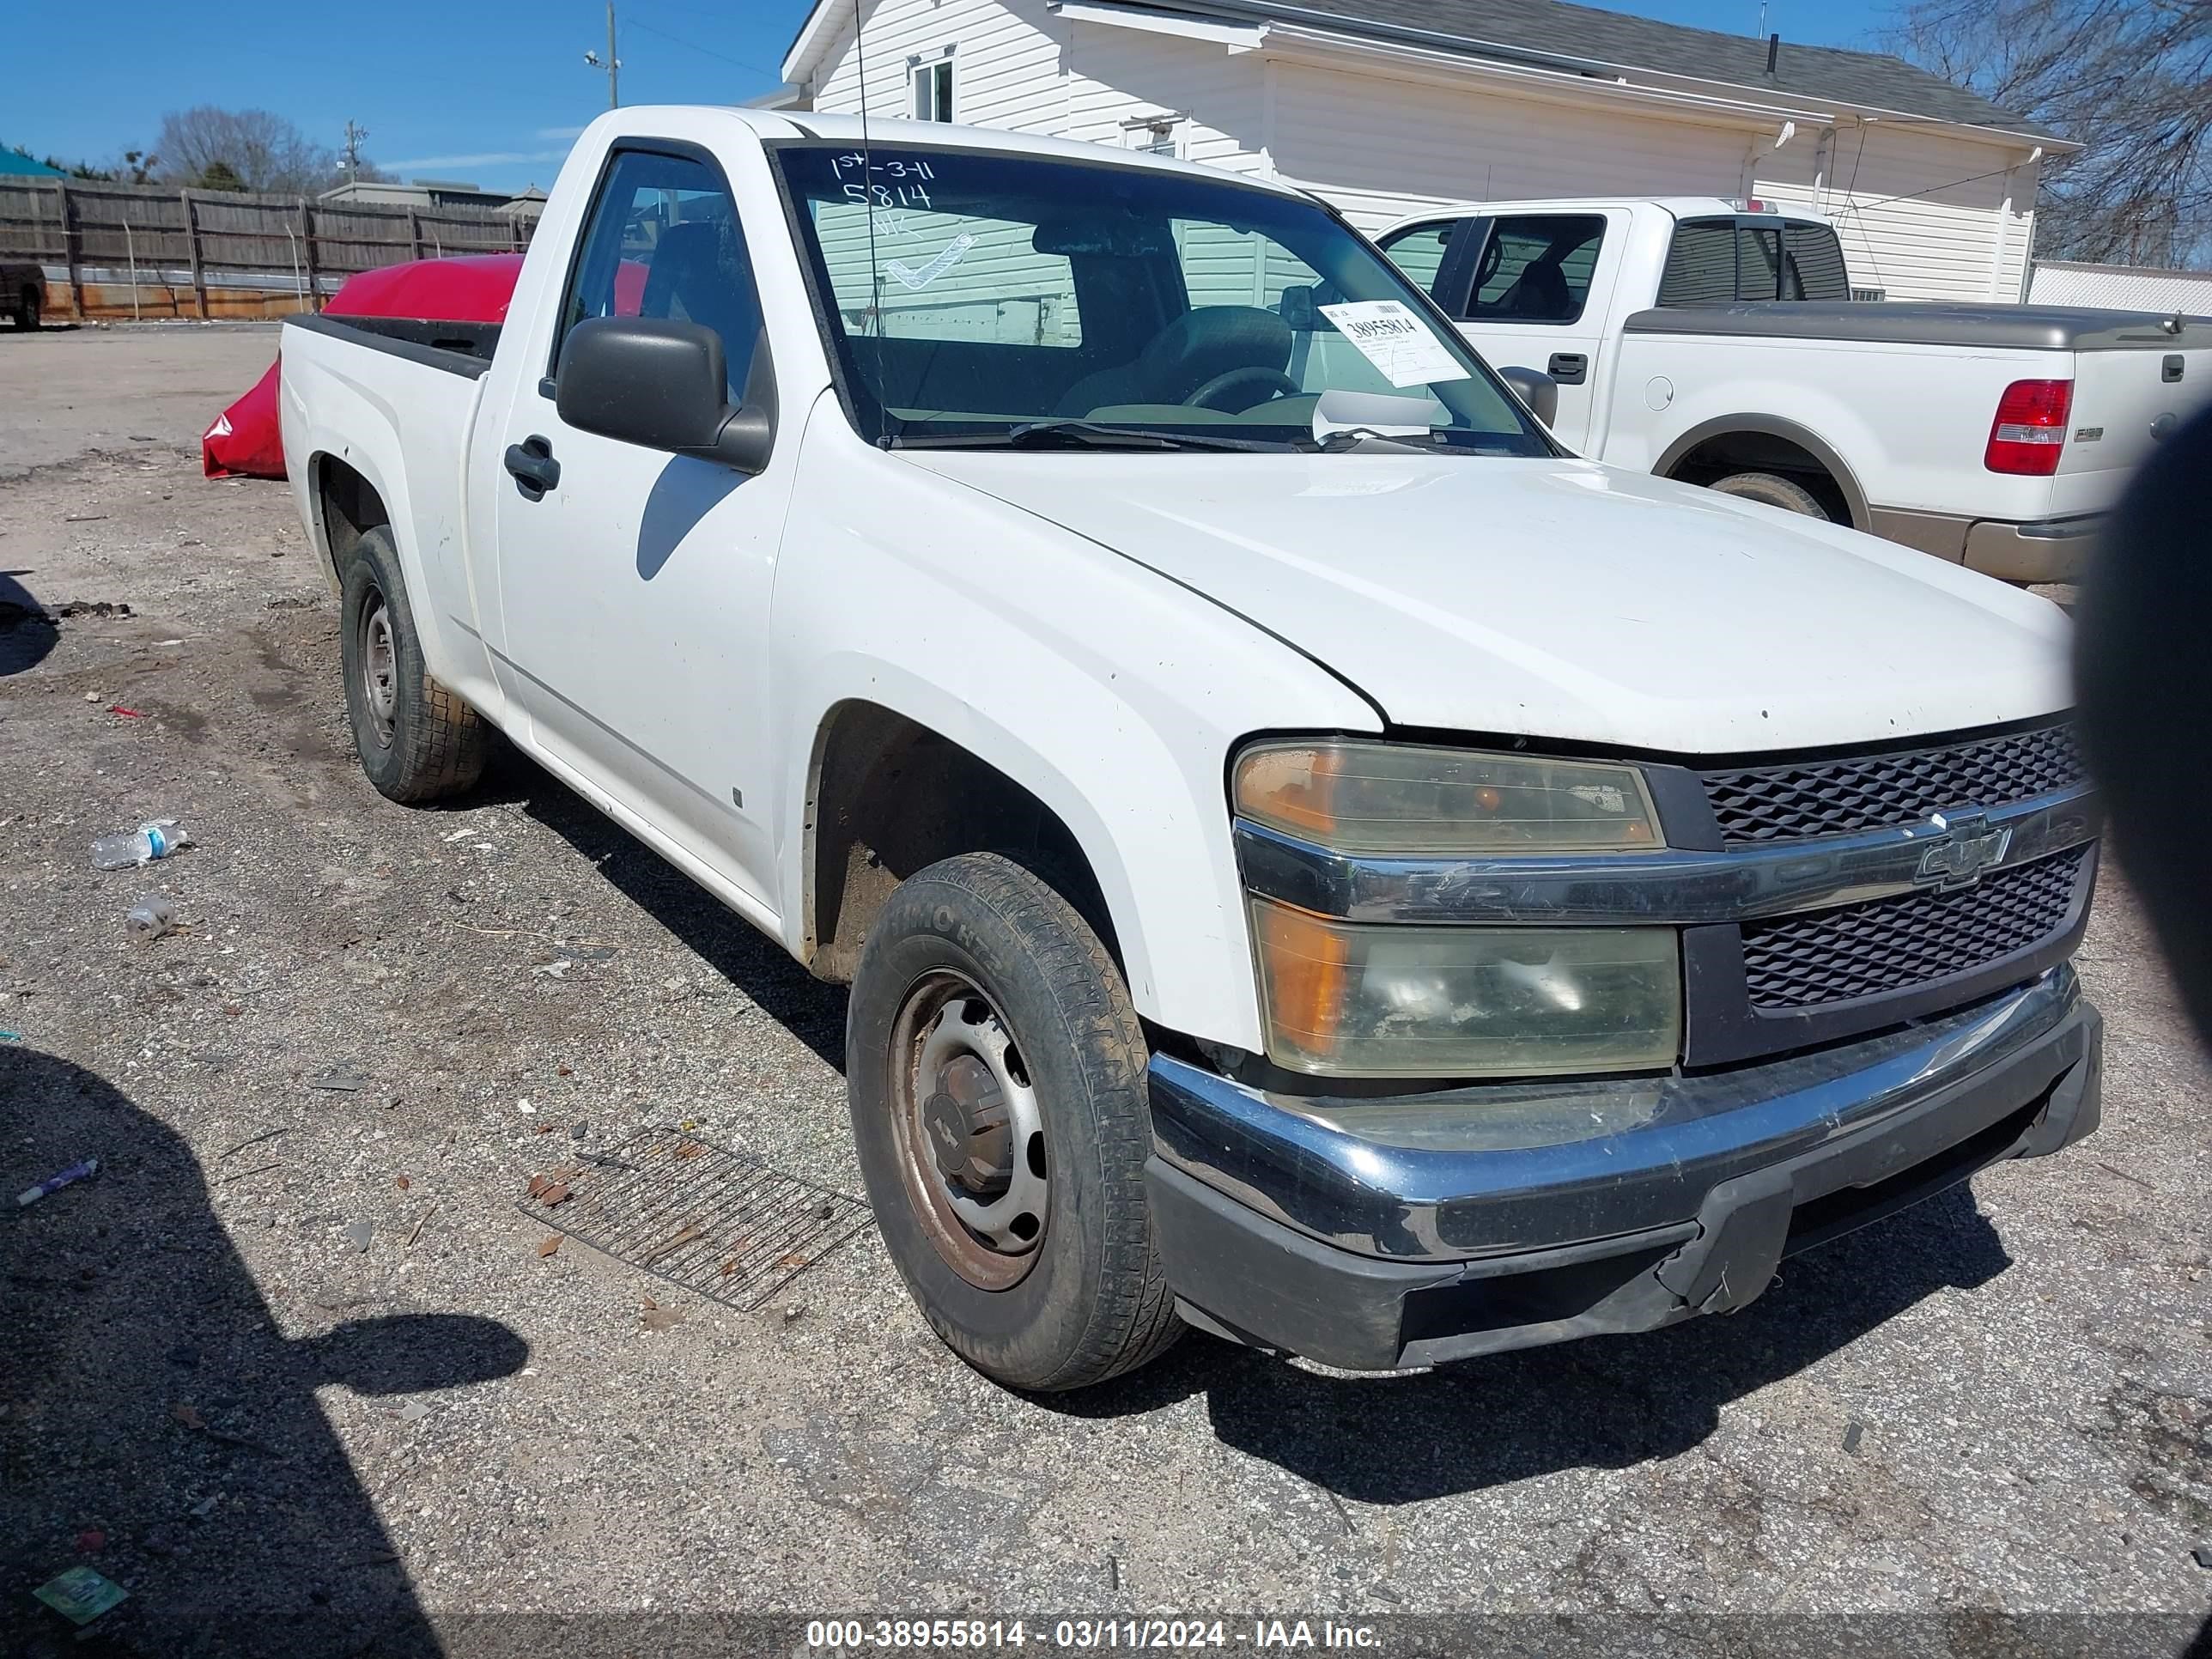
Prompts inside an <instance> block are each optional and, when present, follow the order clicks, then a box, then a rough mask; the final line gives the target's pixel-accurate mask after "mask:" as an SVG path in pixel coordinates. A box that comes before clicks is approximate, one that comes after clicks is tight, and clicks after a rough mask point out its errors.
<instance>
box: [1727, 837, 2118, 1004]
mask: <svg viewBox="0 0 2212 1659" xmlns="http://www.w3.org/2000/svg"><path fill="white" fill-rule="evenodd" d="M2091 850H2092V849H2091V848H2087V847H2076V848H2072V849H2071V850H2070V851H2068V852H2064V853H2060V854H2056V855H2055V856H2053V857H2051V858H2047V859H2043V860H2039V861H2038V862H2036V863H2034V864H2024V865H2021V866H2018V867H2016V868H2015V869H2010V870H2004V871H2000V872H1998V873H1996V875H1993V876H1990V877H1988V878H1985V879H1984V880H1983V881H1982V883H1981V884H1979V885H1978V886H1975V887H1970V888H1966V889H1965V890H1961V891H1959V892H1954V893H1945V892H1938V891H1929V892H1920V893H1905V894H1901V895H1899V896H1896V897H1893V898H1885V899H1875V900H1873V901H1871V902H1868V903H1865V904H1851V905H1845V906H1844V907H1843V908H1839V909H1835V910H1822V911H1819V912H1816V913H1814V914H1812V915H1795V916H1780V917H1777V918H1775V919H1774V920H1772V921H1758V922H1750V923H1747V924H1746V925H1745V927H1744V929H1743V968H1744V981H1745V986H1746V988H1747V992H1748V994H1749V1000H1750V1002H1751V1006H1752V1007H1753V1008H1754V1009H1756V1010H1758V1011H1759V1012H1778V1011H1781V1010H1785V1009H1799V1008H1808V1007H1815V1006H1820V1005H1823V1004H1826V1003H1836V1002H1849V1001H1851V1000H1854V999H1856V998H1859V997H1870V996H1879V995H1883V994H1890V993H1895V992H1900V991H1909V990H1911V989H1912V988H1913V987H1917V986H1922V985H1927V984H1931V983H1933V982H1934V981H1937V980H1940V979H1948V978H1949V977H1950V976H1951V975H1954V974H1963V973H1968V972H1971V971H1972V970H1973V969H1977V968H1984V967H1987V966H1988V965H1989V964H1990V963H1994V962H1996V961H1998V960H2000V959H2002V957H2008V956H2011V955H2012V954H2013V953H2015V951H2025V950H2027V949H2028V948H2029V947H2030V946H2032V945H2039V944H2041V943H2043V942H2044V941H2045V940H2046V939H2050V938H2051V936H2052V935H2054V934H2056V933H2058V932H2059V931H2060V930H2061V929H2062V928H2063V927H2065V926H2066V924H2067V921H2068V919H2069V917H2070V916H2071V915H2072V914H2073V910H2074V894H2075V886H2076V885H2077V884H2078V881H2079V878H2080V877H2081V868H2082V866H2083V864H2084V863H2085V862H2086V861H2087V859H2088V857H2089V854H2090V852H2091Z"/></svg>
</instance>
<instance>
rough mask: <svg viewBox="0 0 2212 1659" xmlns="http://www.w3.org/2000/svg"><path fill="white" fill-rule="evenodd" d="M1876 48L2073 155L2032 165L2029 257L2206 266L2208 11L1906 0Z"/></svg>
mask: <svg viewBox="0 0 2212 1659" xmlns="http://www.w3.org/2000/svg"><path fill="white" fill-rule="evenodd" d="M1882 44H1883V45H1884V46H1887V48H1888V49H1889V50H1890V51H1892V52H1896V53H1897V54H1898V55H1899V56H1900V57H1903V58H1909V59H1911V61H1912V62H1914V63H1917V64H1920V65H1921V66H1922V67H1923V68H1924V69H1928V70H1932V71H1933V72H1935V73H1936V74H1937V75H1940V76H1943V78H1944V79H1946V80H1948V81H1950V82H1954V83H1955V84H1956V85H1959V86H1962V87H1968V88H1972V90H1974V91H1976V92H1978V93H1980V94H1982V95H1983V96H1984V97H1985V98H1988V99H1989V100H1990V101H1991V102H1992V103H1995V104H1996V105H1997V106H1999V107H2000V108H2002V109H2005V110H2008V111H2009V112H2012V113H2014V114H2015V115H2023V116H2026V117H2027V118H2029V119H2031V120H2033V121H2038V122H2040V123H2042V124H2043V125H2046V126H2049V127H2051V128H2052V129H2054V130H2055V131H2058V132H2060V133H2062V134H2063V135H2064V136H2065V137H2069V138H2071V139H2074V140H2075V141H2076V142H2078V143H2081V144H2082V145H2083V146H2084V148H2083V149H2081V152H2080V153H2079V154H2077V155H2064V156H2058V157H2046V158H2045V161H2044V164H2043V195H2042V200H2041V203H2040V204H2039V216H2040V223H2039V229H2038V233H2037V239H2036V240H2037V242H2038V245H2039V248H2040V250H2041V251H2042V252H2045V253H2047V254H2049V255H2051V256H2052V257H2054V258H2069V259H2089V260H2100V261H2114V262H2119V263H2124V264H2146V265H2183V264H2189V263H2191V261H2192V260H2201V259H2203V258H2206V257H2207V256H2208V255H2212V3H2208V0H1907V3H1905V5H1903V6H1902V7H1901V8H1900V9H1899V11H1898V13H1897V14H1896V19H1895V21H1894V23H1893V26H1892V27H1891V28H1889V29H1888V30H1887V32H1886V33H1885V34H1884V37H1883V40H1882Z"/></svg>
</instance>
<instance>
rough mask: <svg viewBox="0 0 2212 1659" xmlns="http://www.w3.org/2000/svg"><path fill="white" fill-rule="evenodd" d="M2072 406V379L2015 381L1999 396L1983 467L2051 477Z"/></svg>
mask: <svg viewBox="0 0 2212 1659" xmlns="http://www.w3.org/2000/svg"><path fill="white" fill-rule="evenodd" d="M2073 409H2074V382H2073V381H2071V380H2015V381H2014V382H2013V383H2012V384H2011V385H2010V386H2007V387H2006V388H2005V389H2004V396H2003V397H2002V398H1998V399H1997V417H1996V420H1994V421H1992V422H1990V447H1989V448H1988V449H1987V450H1985V451H1984V452H1983V455H1982V465H1984V466H1985V467H1987V468H1988V469H1989V470H1990V471H1992V472H2009V473H2012V474H2014V475H2015V476H2016V477H2026V478H2047V477H2050V476H2051V474H2052V473H2054V472H2056V471H2058V458H2059V456H2060V455H2062V454H2063V453H2065V448H2066V417H2067V416H2069V414H2071V413H2072V412H2073Z"/></svg>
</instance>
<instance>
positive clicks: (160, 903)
mask: <svg viewBox="0 0 2212 1659" xmlns="http://www.w3.org/2000/svg"><path fill="white" fill-rule="evenodd" d="M123 925H124V926H125V927H127V928H129V929H130V930H131V934H132V936H133V937H134V938H137V939H146V940H149V941H151V940H154V939H160V938H161V937H162V936H163V935H165V934H168V933H175V932H176V931H177V907H176V906H175V904H173V902H170V901H169V900H168V899H167V898H164V897H163V896H161V894H159V893H149V894H148V895H147V896H145V897H144V898H142V899H140V900H139V901H138V902H137V903H136V904H134V905H132V906H131V908H129V909H128V910H126V911H125V912H124V913H123Z"/></svg>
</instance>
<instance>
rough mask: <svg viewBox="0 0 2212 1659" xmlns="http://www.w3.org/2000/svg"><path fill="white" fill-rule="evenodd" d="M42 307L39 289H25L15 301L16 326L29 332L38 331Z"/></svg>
mask: <svg viewBox="0 0 2212 1659" xmlns="http://www.w3.org/2000/svg"><path fill="white" fill-rule="evenodd" d="M41 308H42V307H40V301H39V291H38V289H34V288H27V289H24V290H23V292H22V293H21V295H19V296H18V297H17V299H16V301H15V326H16V327H18V328H20V329H22V330H24V331H27V332H29V333H33V334H35V333H37V332H38V329H39V313H40V309H41Z"/></svg>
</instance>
